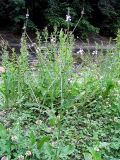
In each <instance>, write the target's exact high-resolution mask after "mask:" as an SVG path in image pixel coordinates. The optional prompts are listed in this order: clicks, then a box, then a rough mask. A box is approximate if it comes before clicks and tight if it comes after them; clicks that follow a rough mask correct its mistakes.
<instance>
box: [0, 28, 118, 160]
mask: <svg viewBox="0 0 120 160" xmlns="http://www.w3.org/2000/svg"><path fill="white" fill-rule="evenodd" d="M27 36H28V35H27V33H26V32H24V33H23V36H22V38H21V49H20V54H19V55H17V54H16V53H15V50H14V49H12V55H11V57H9V52H8V50H7V45H6V43H4V42H2V43H1V49H2V66H3V67H4V68H5V73H2V74H1V82H0V121H1V123H0V158H1V159H2V160H3V159H4V160H6V159H8V160H9V159H10V160H17V159H18V160H23V159H25V160H28V159H31V160H40V159H41V160H62V159H63V160H65V159H66V160H71V159H74V160H83V159H84V160H119V159H120V140H119V137H120V133H119V131H120V107H119V105H120V80H119V78H120V72H119V71H120V60H119V59H120V54H119V52H120V47H119V44H120V33H119V32H118V37H117V40H116V48H115V49H114V50H111V51H109V52H108V53H107V54H106V55H104V56H100V57H102V59H101V61H100V63H99V64H97V63H95V62H92V61H91V60H90V61H91V63H90V61H89V59H87V64H86V65H85V64H83V65H82V63H81V65H80V66H79V67H78V68H77V69H76V67H74V60H73V57H72V52H73V45H74V38H73V36H72V34H70V33H65V32H63V31H62V30H61V31H60V32H58V31H57V30H55V31H54V32H53V34H51V36H50V37H49V35H48V32H47V30H45V32H44V33H43V34H42V35H40V34H39V33H37V38H36V43H32V44H31V46H32V49H33V50H34V52H35V53H36V63H35V65H34V66H30V63H29V49H30V48H28V45H27ZM31 42H32V41H31ZM80 56H81V59H82V58H83V55H80ZM97 56H98V55H97ZM100 57H98V58H100ZM83 62H84V61H83Z"/></svg>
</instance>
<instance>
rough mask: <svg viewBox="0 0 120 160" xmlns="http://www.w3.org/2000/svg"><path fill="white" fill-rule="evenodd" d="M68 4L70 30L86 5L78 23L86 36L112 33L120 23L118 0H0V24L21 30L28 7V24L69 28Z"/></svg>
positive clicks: (30, 25)
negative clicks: (68, 21) (70, 18)
mask: <svg viewBox="0 0 120 160" xmlns="http://www.w3.org/2000/svg"><path fill="white" fill-rule="evenodd" d="M68 7H69V9H70V15H71V17H72V21H71V22H70V28H71V30H72V29H73V28H74V26H75V24H76V23H77V21H78V19H79V18H80V16H81V11H82V9H83V7H84V9H85V14H84V16H83V19H82V20H81V21H80V23H79V24H78V27H77V30H76V32H77V33H79V34H82V35H83V36H86V35H87V34H88V33H91V32H97V33H98V32H99V33H100V34H101V35H105V36H113V35H115V34H116V32H117V29H118V28H119V27H120V1H119V0H66V1H65V0H4V1H3V0H0V22H1V23H0V27H1V29H2V28H12V29H13V30H20V29H21V28H22V26H23V23H24V21H25V14H26V10H27V8H28V9H29V14H30V18H29V19H30V20H29V28H30V29H34V28H35V26H37V27H38V28H39V29H43V28H44V27H45V26H48V28H50V29H52V28H53V26H55V25H57V26H58V27H63V28H67V23H66V21H65V16H66V14H67V10H68Z"/></svg>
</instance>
